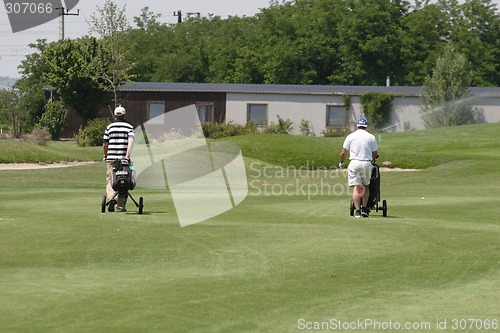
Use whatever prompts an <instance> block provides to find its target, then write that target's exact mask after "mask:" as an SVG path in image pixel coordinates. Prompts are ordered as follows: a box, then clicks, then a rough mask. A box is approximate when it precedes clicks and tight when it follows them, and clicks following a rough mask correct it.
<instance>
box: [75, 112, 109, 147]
mask: <svg viewBox="0 0 500 333" xmlns="http://www.w3.org/2000/svg"><path fill="white" fill-rule="evenodd" d="M108 125H109V120H107V119H102V118H96V119H93V120H91V121H89V123H88V124H87V126H86V127H85V129H82V128H81V127H80V130H79V131H78V133H77V134H76V135H75V139H76V143H77V144H78V146H80V147H92V146H102V137H103V136H104V132H105V131H106V127H107V126H108Z"/></svg>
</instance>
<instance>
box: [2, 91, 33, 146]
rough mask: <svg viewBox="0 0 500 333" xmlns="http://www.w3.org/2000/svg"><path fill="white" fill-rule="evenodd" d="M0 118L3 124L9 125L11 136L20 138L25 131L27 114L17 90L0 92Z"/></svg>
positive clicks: (24, 104) (19, 92)
mask: <svg viewBox="0 0 500 333" xmlns="http://www.w3.org/2000/svg"><path fill="white" fill-rule="evenodd" d="M0 116H1V118H2V119H4V121H5V122H7V123H10V125H11V129H12V136H13V137H15V138H20V137H21V135H22V134H23V132H24V131H25V124H26V122H27V120H28V112H27V109H26V103H25V102H24V101H23V95H22V92H21V91H20V90H19V89H15V88H14V89H12V88H11V89H2V90H0Z"/></svg>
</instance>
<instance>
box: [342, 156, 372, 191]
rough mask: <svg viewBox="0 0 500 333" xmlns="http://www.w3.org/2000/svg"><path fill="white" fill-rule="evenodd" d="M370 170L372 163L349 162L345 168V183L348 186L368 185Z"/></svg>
mask: <svg viewBox="0 0 500 333" xmlns="http://www.w3.org/2000/svg"><path fill="white" fill-rule="evenodd" d="M372 169H373V165H372V162H369V161H358V160H351V161H350V162H349V166H348V167H347V181H348V183H349V186H355V185H361V184H363V185H370V178H371V176H372Z"/></svg>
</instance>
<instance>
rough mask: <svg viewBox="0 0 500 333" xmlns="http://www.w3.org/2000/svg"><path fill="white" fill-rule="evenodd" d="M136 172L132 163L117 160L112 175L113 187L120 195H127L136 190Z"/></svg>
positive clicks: (125, 160)
mask: <svg viewBox="0 0 500 333" xmlns="http://www.w3.org/2000/svg"><path fill="white" fill-rule="evenodd" d="M135 177H136V176H135V170H134V166H133V165H132V162H131V161H129V160H127V159H123V160H116V162H115V164H114V167H113V172H112V174H111V186H112V187H113V190H115V191H116V192H118V193H119V194H120V195H127V193H128V191H132V190H133V189H134V188H135V184H136V181H135Z"/></svg>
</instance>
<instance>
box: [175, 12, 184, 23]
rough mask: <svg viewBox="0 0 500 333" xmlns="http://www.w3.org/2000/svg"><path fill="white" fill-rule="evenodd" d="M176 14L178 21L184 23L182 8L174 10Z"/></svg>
mask: <svg viewBox="0 0 500 333" xmlns="http://www.w3.org/2000/svg"><path fill="white" fill-rule="evenodd" d="M174 16H177V23H182V12H181V11H180V10H178V11H176V12H174Z"/></svg>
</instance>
